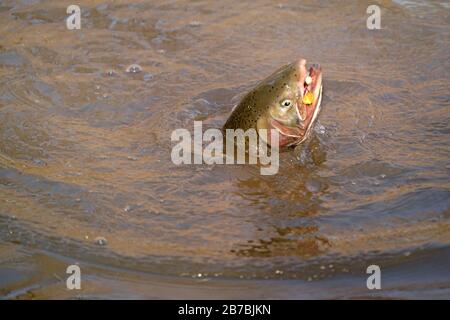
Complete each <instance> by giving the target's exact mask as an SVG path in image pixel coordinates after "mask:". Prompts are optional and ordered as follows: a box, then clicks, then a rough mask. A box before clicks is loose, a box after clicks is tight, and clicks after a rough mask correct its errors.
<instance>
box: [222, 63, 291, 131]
mask: <svg viewBox="0 0 450 320" xmlns="http://www.w3.org/2000/svg"><path fill="white" fill-rule="evenodd" d="M296 71H297V70H296V68H295V64H294V63H291V64H288V65H285V66H283V67H281V68H280V69H278V70H277V71H275V72H274V73H273V74H272V75H270V76H269V77H267V78H266V79H264V80H263V81H261V82H260V83H259V84H257V86H256V87H255V88H254V89H253V90H251V91H250V92H249V93H247V94H246V95H245V96H244V97H243V98H242V100H241V102H240V103H239V104H238V105H237V106H236V107H235V108H234V109H233V111H232V113H231V115H230V117H229V118H228V120H227V121H226V123H225V125H224V129H243V130H244V131H245V130H248V129H250V128H254V129H256V128H257V121H258V119H260V118H261V117H267V113H268V110H269V107H270V106H271V105H273V104H276V103H278V101H279V100H280V99H282V97H283V95H284V91H285V86H286V85H290V86H291V87H295V86H296V82H297V77H298V72H296Z"/></svg>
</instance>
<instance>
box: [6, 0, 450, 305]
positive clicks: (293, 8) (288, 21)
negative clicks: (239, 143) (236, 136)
mask: <svg viewBox="0 0 450 320" xmlns="http://www.w3.org/2000/svg"><path fill="white" fill-rule="evenodd" d="M77 4H78V5H79V6H80V7H81V12H82V20H81V30H73V31H69V30H67V29H66V27H65V22H64V18H65V17H66V16H67V15H66V8H65V7H64V4H63V3H59V2H54V1H52V2H50V1H38V0H37V1H3V2H2V3H1V4H0V39H2V41H1V43H0V295H1V296H2V297H4V298H11V299H14V298H19V299H21V298H25V299H26V298H38V299H42V298H98V297H100V298H213V297H214V298H361V297H377V298H378V297H384V298H449V297H450V272H449V270H450V259H449V254H450V251H449V250H450V223H449V217H450V209H449V208H450V179H449V173H450V160H449V147H450V144H449V141H450V140H449V138H450V127H449V121H450V117H449V115H450V113H449V111H450V109H449V100H450V96H449V93H448V89H449V85H450V79H449V76H448V74H449V71H450V68H449V67H450V52H449V35H450V23H449V13H450V11H449V10H450V9H449V7H448V4H447V3H446V2H444V1H394V2H390V1H383V2H380V6H381V8H382V16H381V26H382V29H381V30H374V31H370V30H368V29H367V28H366V18H367V17H368V15H367V14H366V9H367V6H368V5H369V4H372V3H371V2H370V3H369V2H367V3H364V2H363V1H358V3H355V2H353V3H352V4H350V3H349V2H347V1H336V2H333V3H329V2H328V1H303V2H299V1H286V2H274V1H259V2H258V3H257V4H256V3H250V2H243V1H234V0H233V1H227V2H226V3H223V2H219V1H195V2H192V1H184V0H183V1H152V2H151V3H150V2H146V1H141V2H138V1H136V2H134V1H133V2H132V1H119V2H115V3H114V4H113V3H104V2H100V1H78V2H77ZM299 57H305V58H307V59H308V60H309V61H310V62H319V63H320V64H321V65H322V67H323V71H324V99H323V103H322V108H323V109H322V112H321V115H320V117H319V120H320V123H318V124H317V126H316V128H315V132H314V135H313V137H312V139H310V141H309V142H308V143H307V144H305V145H304V146H302V147H300V148H297V149H296V150H293V151H291V152H286V153H283V154H281V159H280V161H281V164H280V170H279V173H278V174H277V175H275V176H261V175H260V173H259V172H260V171H259V168H258V167H256V166H205V165H203V166H202V165H192V166H187V165H185V166H175V165H174V164H172V162H171V160H170V151H171V147H172V144H171V142H170V135H171V132H172V131H173V130H174V129H177V128H187V129H189V130H190V131H192V130H193V121H194V120H203V121H204V124H205V127H221V126H222V125H223V123H224V122H225V120H226V117H227V115H228V114H229V112H230V110H231V108H232V106H233V104H234V103H236V101H238V100H239V97H240V96H242V94H243V93H245V91H246V90H248V89H249V88H251V86H252V85H254V84H255V83H256V81H258V80H260V79H262V78H264V77H266V76H267V75H268V74H270V73H271V72H273V71H274V70H275V69H276V68H278V67H279V66H281V65H283V64H286V63H288V62H291V61H293V60H295V59H297V58H299ZM132 65H135V66H132ZM136 65H137V67H136ZM130 66H132V68H131V69H132V70H131V69H130V68H129V67H130ZM127 68H128V71H129V72H127ZM74 263H78V264H79V265H80V267H81V270H82V288H83V290H81V291H76V290H75V291H68V290H66V288H65V279H66V277H67V275H66V273H65V270H66V268H67V266H68V265H70V264H74ZM370 264H377V265H379V266H380V267H381V270H382V288H383V290H381V291H369V290H367V288H366V279H367V276H368V275H367V274H366V268H367V266H368V265H370Z"/></svg>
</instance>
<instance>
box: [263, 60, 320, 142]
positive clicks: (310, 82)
mask: <svg viewBox="0 0 450 320" xmlns="http://www.w3.org/2000/svg"><path fill="white" fill-rule="evenodd" d="M296 67H297V70H298V82H297V86H298V97H297V103H296V112H297V124H296V126H287V125H285V124H282V123H280V122H279V121H277V120H275V119H272V120H271V121H270V124H271V127H272V128H275V129H276V130H277V131H278V132H279V133H280V135H281V136H280V146H295V145H298V144H300V143H302V142H303V141H305V140H306V138H307V137H308V136H309V134H310V132H311V129H312V127H313V124H314V122H315V121H316V120H317V117H318V115H319V111H320V106H321V102H322V68H321V67H320V65H319V64H313V65H311V66H310V67H309V68H307V66H306V60H305V59H300V60H299V61H298V62H297V65H296Z"/></svg>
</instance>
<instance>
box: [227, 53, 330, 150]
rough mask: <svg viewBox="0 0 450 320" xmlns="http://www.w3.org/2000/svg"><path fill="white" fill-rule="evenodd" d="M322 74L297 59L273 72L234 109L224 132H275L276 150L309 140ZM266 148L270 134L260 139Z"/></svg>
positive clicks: (320, 90)
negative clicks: (277, 146)
mask: <svg viewBox="0 0 450 320" xmlns="http://www.w3.org/2000/svg"><path fill="white" fill-rule="evenodd" d="M321 100H322V70H321V68H320V66H319V65H313V66H311V67H310V68H309V70H308V69H307V68H306V60H305V59H300V60H299V61H296V62H294V63H291V64H288V65H286V66H283V67H281V68H280V69H278V70H277V71H275V72H274V73H273V74H272V75H270V76H269V77H267V78H266V79H264V80H262V81H261V82H260V83H259V84H258V85H257V86H256V87H255V88H254V89H253V90H251V91H250V92H249V93H247V94H246V95H245V96H244V98H242V100H241V102H240V103H239V104H238V105H237V106H236V107H234V109H233V111H232V112H231V115H230V117H229V118H228V120H227V122H226V123H225V125H224V129H235V130H236V129H242V130H244V131H246V130H248V129H267V130H270V129H275V130H277V131H278V132H279V147H288V146H295V145H298V144H300V143H302V142H303V141H305V140H306V138H307V137H308V136H309V134H310V132H311V128H312V127H313V124H314V122H315V121H316V120H317V116H318V114H319V111H320V103H321ZM260 137H261V139H263V140H264V141H265V142H267V144H269V145H270V144H271V143H270V134H268V135H266V136H263V135H261V136H260Z"/></svg>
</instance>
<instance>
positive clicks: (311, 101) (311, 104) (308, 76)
mask: <svg viewBox="0 0 450 320" xmlns="http://www.w3.org/2000/svg"><path fill="white" fill-rule="evenodd" d="M298 68H299V71H300V72H299V75H300V76H299V81H298V83H297V85H298V89H299V90H298V91H299V96H298V99H297V116H298V124H299V126H301V127H303V128H305V129H306V130H307V131H308V130H309V129H310V128H311V127H312V124H313V123H314V121H315V120H316V118H317V115H318V112H319V110H320V103H321V100H322V68H321V67H320V65H319V64H313V65H311V66H310V67H309V69H307V67H306V60H305V59H301V60H300V61H299V62H298Z"/></svg>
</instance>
